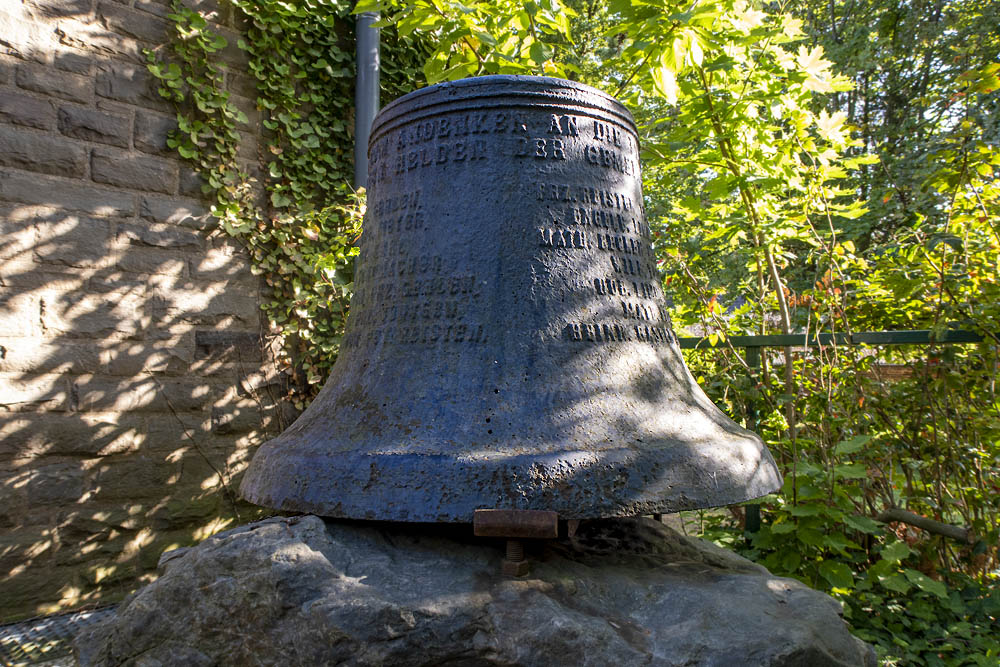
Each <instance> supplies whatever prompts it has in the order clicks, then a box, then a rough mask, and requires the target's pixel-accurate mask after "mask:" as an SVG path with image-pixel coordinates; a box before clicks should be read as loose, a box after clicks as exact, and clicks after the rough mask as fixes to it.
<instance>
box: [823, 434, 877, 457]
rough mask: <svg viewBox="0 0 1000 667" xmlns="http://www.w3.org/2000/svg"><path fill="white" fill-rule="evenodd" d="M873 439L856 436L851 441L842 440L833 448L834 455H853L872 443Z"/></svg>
mask: <svg viewBox="0 0 1000 667" xmlns="http://www.w3.org/2000/svg"><path fill="white" fill-rule="evenodd" d="M871 439H872V437H871V436H870V435H856V436H854V437H853V438H850V439H849V440H842V441H841V442H839V443H837V446H836V447H834V448H833V453H834V454H853V453H854V452H857V451H860V450H861V449H862V448H863V447H864V446H865V445H867V444H868V443H869V442H870V441H871Z"/></svg>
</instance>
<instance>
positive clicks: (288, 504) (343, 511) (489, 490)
mask: <svg viewBox="0 0 1000 667" xmlns="http://www.w3.org/2000/svg"><path fill="white" fill-rule="evenodd" d="M734 435H735V434H734ZM737 439H738V440H742V441H744V442H743V444H745V445H750V446H752V447H753V449H754V450H755V454H756V455H757V461H756V462H755V465H749V464H748V465H747V466H744V467H743V468H742V469H741V468H740V467H739V466H729V467H727V466H726V465H724V464H720V463H719V462H718V461H716V460H713V459H711V458H708V457H704V456H697V455H696V454H695V453H694V452H696V450H695V449H694V448H692V447H691V446H689V445H688V446H686V445H687V443H677V444H676V445H675V446H664V447H652V448H651V447H649V443H646V444H645V445H644V446H643V447H639V448H635V447H628V446H622V447H619V448H617V449H616V450H611V451H608V450H605V451H604V452H602V453H601V454H602V455H601V457H600V460H594V457H593V455H594V452H593V451H592V450H586V449H569V450H566V451H563V452H560V453H558V454H555V455H549V456H545V457H539V456H536V455H534V454H523V455H518V456H514V457H508V458H506V459H503V460H499V461H493V462H491V463H489V464H485V463H484V462H483V461H472V460H466V458H465V457H461V456H454V455H451V454H447V453H442V454H432V455H428V454H421V455H406V454H391V453H384V452H382V453H379V452H375V453H373V452H358V451H353V452H341V453H334V452H316V453H309V452H301V451H300V452H295V451H294V450H295V449H296V447H295V445H294V444H293V443H283V442H281V438H280V436H279V438H276V439H275V440H271V441H269V442H268V443H265V445H264V446H262V447H261V450H260V451H259V452H258V453H257V455H256V456H255V457H254V461H253V463H252V464H251V466H250V469H249V470H248V471H247V473H246V474H245V475H244V478H243V480H242V482H241V485H240V495H241V496H242V497H243V498H244V499H246V500H248V501H250V502H252V503H254V504H257V505H261V506H264V507H270V508H273V509H277V510H282V511H296V512H306V513H310V514H316V515H319V516H325V517H330V518H341V519H361V520H375V521H402V522H412V523H423V522H428V523H471V522H472V519H473V514H474V511H475V510H476V509H515V510H549V511H555V512H557V513H558V514H559V516H560V518H562V519H599V518H614V517H627V516H640V515H646V514H656V513H664V514H668V513H674V512H679V511H684V510H693V509H705V508H710V507H721V506H725V505H732V504H736V503H741V502H746V501H749V500H753V499H755V498H759V497H762V496H765V495H767V494H769V493H774V492H777V491H779V490H780V489H781V486H782V483H783V480H782V475H781V473H780V471H779V470H778V467H777V465H776V464H775V462H774V459H773V457H772V456H771V454H770V452H769V451H768V449H767V447H766V446H765V445H764V443H763V441H762V440H761V439H760V438H759V436H757V435H756V434H753V433H750V432H746V433H745V435H740V436H737ZM734 443H735V440H734ZM272 457H273V458H274V459H275V460H280V462H281V463H280V466H277V467H278V468H280V470H281V475H280V476H276V475H273V474H269V470H270V471H273V470H274V467H273V466H272V465H270V461H269V460H268V459H271V458H272ZM574 457H576V458H578V459H580V460H586V459H588V458H589V459H591V460H590V462H589V463H590V469H589V470H586V471H585V472H584V473H583V474H582V481H583V482H586V484H581V480H575V481H570V482H567V481H565V480H562V481H560V480H558V479H556V478H555V476H557V475H558V474H559V473H564V472H565V470H566V461H567V459H571V458H574ZM643 459H645V460H644V462H643V463H642V464H641V465H637V461H642V460H643ZM680 461H683V463H679V462H680ZM750 463H751V464H753V463H754V462H750ZM651 469H652V470H656V471H657V472H658V475H657V476H656V478H655V479H653V480H652V481H651V479H650V470H651ZM317 471H322V474H320V473H317ZM540 477H541V478H546V477H548V478H549V479H550V483H548V484H544V485H540V484H539V481H538V480H539V478H540ZM720 478H721V479H720ZM289 480H292V483H291V484H289ZM332 488H337V489H339V493H337V494H331V493H330V492H329V491H330V489H332ZM470 489H474V490H475V492H474V493H470V492H469V490H470ZM452 490H459V492H458V493H455V494H454V495H453V491H452Z"/></svg>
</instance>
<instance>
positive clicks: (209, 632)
mask: <svg viewBox="0 0 1000 667" xmlns="http://www.w3.org/2000/svg"><path fill="white" fill-rule="evenodd" d="M471 533H472V528H471V526H445V525H429V524H384V523H366V522H345V521H336V522H334V521H324V520H323V519H321V518H319V517H315V516H301V517H293V518H273V519H268V520H266V521H261V522H258V523H254V524H250V525H248V526H244V527H241V528H237V529H235V530H231V531H228V532H225V533H221V534H219V535H217V536H215V537H213V538H211V539H209V540H206V541H205V542H204V543H202V544H201V545H199V546H197V547H194V548H190V549H182V550H177V551H173V552H168V553H166V554H164V556H163V558H162V559H161V570H162V573H163V574H162V576H161V577H160V579H158V580H157V581H156V582H154V583H153V584H151V585H149V586H147V587H146V588H144V589H142V590H141V591H139V592H138V593H137V594H135V595H134V596H132V597H131V598H129V599H128V600H126V601H125V602H124V603H123V604H122V605H121V606H120V608H119V612H118V615H117V617H115V618H113V619H110V620H108V621H107V622H105V623H102V624H101V625H99V626H98V627H96V628H93V629H91V630H89V631H88V632H86V633H85V634H84V635H83V636H81V637H80V638H79V639H78V641H77V650H78V657H79V660H80V663H81V664H82V665H120V664H134V665H144V666H153V665H157V666H167V665H178V666H180V665H184V666H185V667H191V666H197V665H205V666H208V665H240V666H244V665H308V666H313V665H339V664H345V665H428V666H430V665H454V666H458V665H462V666H472V665H537V666H539V667H542V666H544V667H550V666H553V665H573V666H574V667H575V666H582V665H593V666H595V667H596V666H600V667H604V666H608V665H718V666H720V667H722V666H725V667H732V666H734V665H754V666H756V665H788V666H791V665H795V666H802V667H805V666H809V667H823V666H826V665H831V666H832V665H837V666H846V665H866V666H867V665H871V666H874V665H875V654H874V652H873V651H872V649H871V648H870V647H869V646H868V645H866V644H865V643H864V642H862V641H860V640H858V639H856V638H855V637H853V636H852V635H851V634H850V633H849V632H848V630H847V627H846V625H845V623H844V621H843V620H842V619H841V618H840V607H839V605H838V603H837V602H835V601H834V600H833V599H831V598H830V597H828V596H826V595H823V594H822V593H818V592H816V591H814V590H812V589H810V588H808V587H806V586H804V585H803V584H801V583H799V582H797V581H794V580H791V579H784V578H780V577H776V576H773V575H771V574H770V573H769V572H768V571H767V570H765V569H764V568H762V567H760V566H758V565H755V564H753V563H751V562H750V561H748V560H746V559H744V558H741V557H739V556H736V555H735V554H732V553H730V552H728V551H725V550H724V549H720V548H718V547H716V546H714V545H712V544H709V543H707V542H704V541H702V540H696V539H690V538H687V537H684V536H682V535H680V534H678V533H676V532H674V531H673V530H671V529H669V528H667V527H665V526H662V525H661V524H659V523H656V522H653V521H651V520H648V519H618V520H595V521H589V522H583V523H582V524H581V526H580V529H579V530H578V532H577V534H576V535H575V536H574V537H573V538H567V539H563V540H559V541H553V542H548V543H544V544H541V543H540V544H536V545H531V544H529V546H528V555H529V557H530V558H531V559H532V570H531V573H530V574H529V575H528V576H526V577H523V578H519V579H511V578H507V577H504V576H502V575H501V574H500V563H501V559H502V558H503V544H502V542H499V541H497V542H495V543H494V542H489V541H483V540H480V539H476V538H473V537H472V535H471Z"/></svg>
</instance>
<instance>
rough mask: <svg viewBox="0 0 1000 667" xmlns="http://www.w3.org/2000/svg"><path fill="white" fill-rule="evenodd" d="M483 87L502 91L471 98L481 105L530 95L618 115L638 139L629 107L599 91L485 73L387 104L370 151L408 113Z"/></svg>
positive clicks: (379, 116) (567, 83)
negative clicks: (566, 93)
mask: <svg viewBox="0 0 1000 667" xmlns="http://www.w3.org/2000/svg"><path fill="white" fill-rule="evenodd" d="M483 86H493V87H504V88H503V89H501V90H497V91H496V92H495V93H494V94H493V95H483V94H482V93H479V94H477V95H476V97H475V98H474V99H476V100H478V101H479V102H482V100H483V99H486V98H488V97H491V96H492V97H501V98H502V97H505V96H511V97H513V96H515V95H518V94H530V95H534V96H538V97H541V98H548V99H550V100H551V101H552V102H556V103H563V104H566V105H568V106H582V107H588V108H592V109H597V110H601V111H604V112H605V113H608V114H611V115H614V116H617V117H618V119H619V121H620V122H621V123H622V124H623V126H625V127H627V128H628V130H629V131H630V132H631V133H632V134H633V135H635V137H636V139H637V140H638V131H637V130H636V127H635V118H634V117H633V116H632V112H631V111H629V110H628V107H626V106H625V105H624V104H622V103H621V102H620V101H618V100H617V99H615V98H614V97H612V96H611V95H609V94H608V93H606V92H604V91H603V90H601V89H599V88H594V87H593V86H589V85H587V84H585V83H579V82H577V81H571V80H569V79H560V78H558V77H552V76H532V75H526V74H487V75H483V76H474V77H467V78H465V79H456V80H455V81H443V82H441V83H435V84H432V85H430V86H425V87H423V88H419V89H417V90H414V91H411V92H409V93H407V94H406V95H403V96H402V97H398V98H396V99H395V100H393V101H392V102H390V103H389V104H387V105H385V106H384V107H382V109H381V110H380V111H379V112H378V114H377V115H376V116H375V119H374V121H372V127H371V133H370V135H369V140H368V147H369V150H371V146H372V144H373V143H374V142H375V140H376V139H378V138H379V136H380V135H381V134H382V133H383V132H384V131H385V126H386V125H388V124H390V123H391V122H392V121H394V120H396V119H397V118H399V117H400V116H402V115H405V114H408V113H410V112H418V111H425V110H428V109H430V108H432V107H434V106H437V105H441V104H448V103H456V102H461V101H463V98H460V97H457V95H458V94H459V93H462V92H468V93H471V92H472V91H473V90H474V89H476V88H479V87H483ZM543 88H547V89H549V91H548V94H546V91H543V90H540V89H543ZM553 88H561V89H564V90H567V91H573V92H575V93H579V94H581V95H583V96H587V97H589V98H591V100H590V101H589V102H588V100H585V99H574V98H571V97H566V96H560V95H556V94H552V92H551V89H553ZM436 98H440V99H436ZM593 98H598V100H596V101H600V102H603V103H604V104H606V105H607V106H606V107H605V106H601V105H599V104H595V103H594V102H595V100H593Z"/></svg>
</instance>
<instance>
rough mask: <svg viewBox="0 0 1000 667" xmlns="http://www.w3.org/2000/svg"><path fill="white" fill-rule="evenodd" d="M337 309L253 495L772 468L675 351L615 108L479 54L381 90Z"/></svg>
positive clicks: (360, 507)
mask: <svg viewBox="0 0 1000 667" xmlns="http://www.w3.org/2000/svg"><path fill="white" fill-rule="evenodd" d="M369 160H370V161H369V183H368V208H367V211H366V213H365V224H364V228H365V233H364V234H363V235H362V237H361V241H360V253H361V254H360V255H359V256H358V265H357V270H356V271H355V275H354V292H353V295H352V297H351V316H350V318H349V319H348V322H347V329H346V331H345V333H344V339H343V341H342V343H341V348H340V354H339V356H338V357H337V363H336V365H335V366H334V367H333V369H332V370H331V371H330V376H329V378H327V381H326V384H325V386H324V387H323V390H322V391H321V392H320V394H319V395H318V396H317V397H316V400H315V401H313V402H312V403H311V404H310V406H309V408H308V409H307V410H306V411H305V412H304V413H303V414H302V415H301V416H300V417H299V418H298V420H296V422H295V423H294V424H293V425H292V426H291V427H289V428H288V429H286V430H285V432H284V433H282V434H281V435H280V436H278V437H277V438H275V439H273V440H271V441H269V442H267V443H265V444H264V445H262V446H261V448H260V449H259V450H257V452H256V453H255V454H254V458H253V461H252V462H251V464H250V466H249V468H248V469H247V472H246V475H244V477H243V481H242V483H241V492H242V494H243V497H244V498H246V499H247V500H249V501H251V502H253V503H254V504H257V505H263V506H264V507H272V508H275V509H281V510H286V511H293V512H303V513H309V514H318V515H320V516H326V517H339V518H348V519H371V520H380V521H412V522H424V521H427V522H440V523H471V522H472V519H473V515H474V513H475V511H476V510H477V509H482V508H498V507H502V508H504V509H516V510H549V511H553V512H557V513H558V514H559V516H561V517H563V518H565V519H596V518H606V517H627V516H638V515H642V514H653V513H663V512H677V511H680V510H687V509H695V508H699V507H716V506H721V505H730V504H733V503H738V502H742V501H744V500H750V499H751V498H757V497H760V496H763V495H765V494H767V493H771V492H773V491H777V490H778V489H780V488H781V475H780V473H779V472H778V468H777V466H776V465H775V463H774V460H773V459H772V458H771V454H770V453H769V452H768V451H767V448H766V447H765V446H764V443H763V441H761V439H760V438H759V437H758V436H757V435H755V434H753V433H750V432H748V431H746V430H745V429H743V428H741V427H740V426H739V425H737V424H735V423H734V422H733V421H732V420H731V419H729V418H728V417H727V416H726V415H724V414H723V413H722V412H721V411H720V410H719V409H718V408H717V407H716V406H715V405H714V404H713V403H712V401H711V400H710V399H709V398H708V396H706V395H705V392H703V391H702V390H701V388H700V387H699V386H698V383H697V382H696V381H695V379H694V378H693V377H692V376H691V373H690V372H688V370H687V367H686V366H685V365H684V357H683V355H682V354H681V349H680V347H679V345H678V343H677V339H676V338H675V336H674V333H673V330H672V324H671V322H670V316H669V314H668V313H667V307H666V300H665V299H664V296H663V289H662V286H661V284H660V283H661V279H660V274H659V271H658V269H657V268H656V257H655V256H654V254H653V250H652V247H653V246H652V237H651V232H650V229H649V225H648V224H647V221H646V216H645V212H644V210H643V204H642V201H643V197H642V178H641V176H640V174H639V139H638V135H637V133H636V129H635V124H634V123H633V122H632V117H631V115H630V114H629V112H628V110H627V109H626V108H625V107H624V106H623V105H622V104H621V103H620V102H618V101H616V100H615V99H614V98H612V97H610V96H609V95H607V94H606V93H603V92H601V91H599V90H597V89H595V88H591V87H589V86H585V85H583V84H581V83H577V82H573V81H566V80H564V79H553V78H549V77H534V76H510V75H497V76H479V77H474V78H471V79H462V80H460V81H450V82H446V83H440V84H437V85H434V86H428V87H427V88H422V89H420V90H417V91H414V92H412V93H410V94H408V95H405V96H403V97H401V98H399V99H398V100H396V101H394V102H393V103H391V104H389V105H388V106H386V107H385V108H384V109H383V110H382V111H381V112H380V113H379V115H378V117H377V118H376V119H375V123H374V125H373V126H372V135H371V142H370V143H369Z"/></svg>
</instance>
